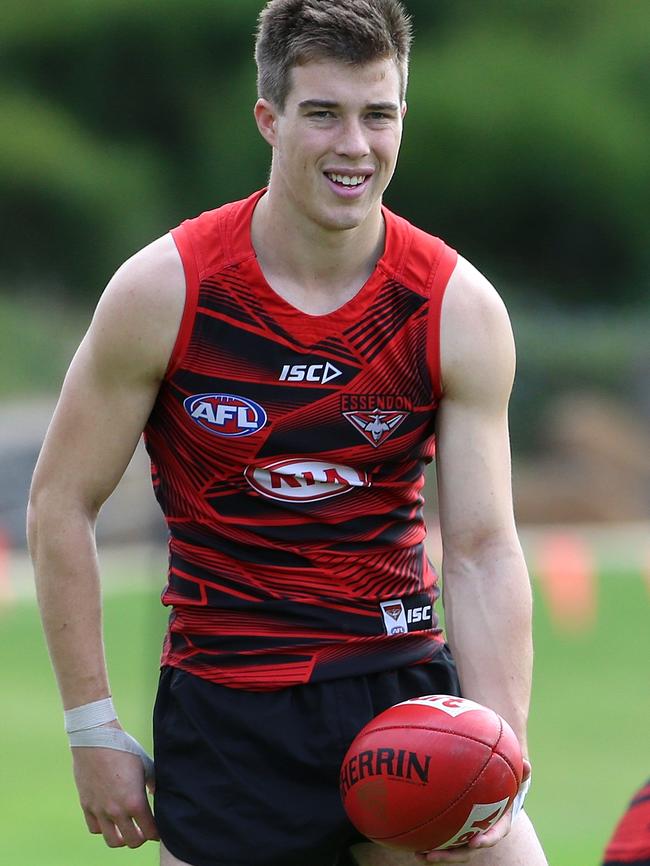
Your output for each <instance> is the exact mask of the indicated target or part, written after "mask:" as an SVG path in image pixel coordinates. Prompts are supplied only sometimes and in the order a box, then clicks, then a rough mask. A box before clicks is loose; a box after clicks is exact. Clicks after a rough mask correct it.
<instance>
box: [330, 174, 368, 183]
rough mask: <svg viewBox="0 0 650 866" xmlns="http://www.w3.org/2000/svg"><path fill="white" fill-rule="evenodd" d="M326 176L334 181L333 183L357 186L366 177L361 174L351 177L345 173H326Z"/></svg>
mask: <svg viewBox="0 0 650 866" xmlns="http://www.w3.org/2000/svg"><path fill="white" fill-rule="evenodd" d="M327 176H328V177H329V179H330V180H333V181H335V183H342V184H343V186H359V184H361V183H363V182H364V180H365V179H366V178H365V176H364V175H362V174H360V175H356V176H353V177H350V176H349V175H347V174H328V175H327Z"/></svg>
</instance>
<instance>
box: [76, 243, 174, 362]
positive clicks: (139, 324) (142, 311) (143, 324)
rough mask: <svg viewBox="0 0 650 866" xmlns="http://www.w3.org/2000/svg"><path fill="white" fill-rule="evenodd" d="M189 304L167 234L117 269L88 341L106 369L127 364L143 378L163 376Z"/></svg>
mask: <svg viewBox="0 0 650 866" xmlns="http://www.w3.org/2000/svg"><path fill="white" fill-rule="evenodd" d="M184 303H185V277H184V274H183V266H182V263H181V260H180V256H179V254H178V251H177V249H176V245H175V244H174V241H173V239H172V237H171V235H169V234H167V235H163V236H162V237H160V238H158V239H157V240H155V241H153V242H152V243H151V244H149V245H148V246H146V247H144V248H143V249H141V250H140V251H139V252H137V253H136V254H135V255H134V256H132V257H131V258H130V259H128V260H127V261H126V262H124V264H123V265H122V266H121V267H120V268H119V269H118V270H117V272H116V273H115V275H114V276H113V278H112V279H111V280H110V282H109V283H108V285H107V286H106V289H105V290H104V292H103V294H102V296H101V298H100V300H99V303H98V305H97V309H96V310H95V315H94V316H93V321H92V323H91V326H90V329H89V331H88V334H87V336H86V342H87V343H88V344H89V346H90V347H91V348H92V349H93V354H94V355H95V357H97V358H98V359H101V360H102V361H103V362H104V364H103V366H105V368H109V369H110V368H113V367H115V368H124V367H126V366H127V365H128V368H129V369H130V370H131V371H132V372H133V374H134V375H137V376H138V377H139V376H141V375H142V376H144V377H146V378H149V377H152V378H154V379H155V378H157V379H160V378H162V376H163V375H164V372H165V370H166V368H167V364H168V362H169V357H170V355H171V352H172V349H173V347H174V343H175V341H176V336H177V334H178V329H179V326H180V322H181V318H182V315H183V307H184ZM123 372H124V370H123V369H122V370H121V374H123Z"/></svg>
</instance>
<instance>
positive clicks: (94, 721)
mask: <svg viewBox="0 0 650 866" xmlns="http://www.w3.org/2000/svg"><path fill="white" fill-rule="evenodd" d="M63 718H64V721H65V730H66V733H68V734H70V733H72V731H86V730H88V728H96V727H98V726H99V725H105V724H106V722H112V721H114V720H115V719H116V718H117V713H116V712H115V709H114V707H113V701H112V699H111V698H103V699H102V700H101V701H93V702H92V703H91V704H83V706H81V707H74V708H73V709H71V710H65V712H64V713H63Z"/></svg>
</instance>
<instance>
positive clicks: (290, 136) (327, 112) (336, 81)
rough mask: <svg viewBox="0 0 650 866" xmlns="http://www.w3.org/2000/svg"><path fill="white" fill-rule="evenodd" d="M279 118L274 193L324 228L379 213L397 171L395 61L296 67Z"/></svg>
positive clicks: (348, 225)
mask: <svg viewBox="0 0 650 866" xmlns="http://www.w3.org/2000/svg"><path fill="white" fill-rule="evenodd" d="M291 75H292V86H291V90H290V92H289V95H288V97H287V101H286V105H285V109H284V111H283V112H282V113H281V114H276V116H275V126H274V137H273V141H272V144H273V147H274V157H273V168H272V173H271V187H272V190H273V194H274V195H275V194H277V193H280V194H281V195H282V196H283V197H284V198H285V200H288V203H290V205H291V206H292V209H293V210H294V211H296V212H298V213H299V214H300V215H301V216H302V217H303V218H307V219H310V220H312V221H313V222H315V223H316V224H317V225H319V226H320V227H321V228H324V229H328V230H341V229H350V228H355V227H356V226H358V225H360V224H361V223H363V221H364V220H365V219H366V217H367V216H368V215H369V214H370V213H371V212H374V211H375V210H376V208H378V207H379V204H380V202H381V196H382V194H383V192H384V190H385V189H386V187H387V186H388V183H389V181H390V179H391V177H392V175H393V171H394V170H395V163H396V162H397V154H398V152H399V146H400V141H401V137H402V118H403V115H404V111H405V105H403V104H402V102H401V100H400V77H399V72H398V69H397V65H396V64H395V62H394V61H393V60H377V61H373V62H372V63H368V64H364V65H363V66H350V65H349V64H346V63H341V62H338V61H333V60H323V61H314V62H311V63H307V64H305V65H304V66H297V67H294V68H293V69H292V72H291Z"/></svg>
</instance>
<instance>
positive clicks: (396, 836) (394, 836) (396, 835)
mask: <svg viewBox="0 0 650 866" xmlns="http://www.w3.org/2000/svg"><path fill="white" fill-rule="evenodd" d="M415 727H417V728H419V729H420V730H422V729H424V730H432V728H430V727H428V728H423V726H422V725H390V726H388V727H386V728H373V730H375V731H378V730H394V729H395V728H415ZM500 727H501V730H500V733H499V737H498V739H497V741H496V743H495V744H494V746H488V748H489V749H490V750H491V751H490V754H489V756H488V758H487V760H486V761H485V763H484V764H483V766H482V767H481V769H480V770H479V772H478V773H477V774H476V776H475V777H474V779H473V780H472V781H471V782H470V784H469V785H467V787H465V788H464V789H463V790H462V791H461V792H460V793H459V794H458V796H457V797H456V799H455V800H453V801H452V802H451V803H449V804H448V805H447V806H446V807H445V808H444V809H442V811H440V812H437V813H436V814H435V815H432V816H431V817H430V818H427V820H426V821H423V822H422V823H421V824H415V825H414V826H413V827H409V829H408V830H404V831H403V832H402V833H393V834H391V835H390V836H375V835H373V837H372V838H373V839H376V840H377V841H378V842H379V841H381V840H383V839H400V838H401V837H402V836H408V835H409V833H413V832H414V831H415V830H421V829H422V828H423V827H426V826H427V824H431V823H432V822H433V821H437V820H438V818H440V817H441V816H442V815H444V814H445V812H448V811H449V810H450V809H453V808H454V806H455V805H456V803H458V801H459V800H462V798H463V797H464V796H465V795H466V794H467V793H468V791H471V790H472V788H473V787H474V786H475V785H476V784H477V783H478V781H479V779H480V778H481V776H482V775H483V773H484V772H485V770H486V769H487V766H488V764H489V763H490V761H491V759H492V757H493V756H494V755H496V756H497V757H498V758H500V759H501V760H502V761H503V762H504V764H506V766H507V767H508V768H509V769H510V772H511V773H512V775H513V776H514V778H515V782H516V781H517V774H516V773H515V771H514V769H513V767H512V764H511V763H510V761H508V760H507V759H506V758H504V757H503V755H501V754H499V752H497V751H495V749H496V746H497V745H498V743H499V741H500V740H501V737H502V736H503V725H501V726H500ZM433 730H434V731H435V732H436V733H453V734H455V735H456V736H457V737H464V738H465V739H466V740H472V742H474V743H481V745H484V746H485V745H486V744H485V743H484V742H483V741H482V740H477V739H475V738H474V737H468V736H467V735H466V734H459V733H458V732H457V731H440V730H438V729H435V728H434V729H433Z"/></svg>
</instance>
